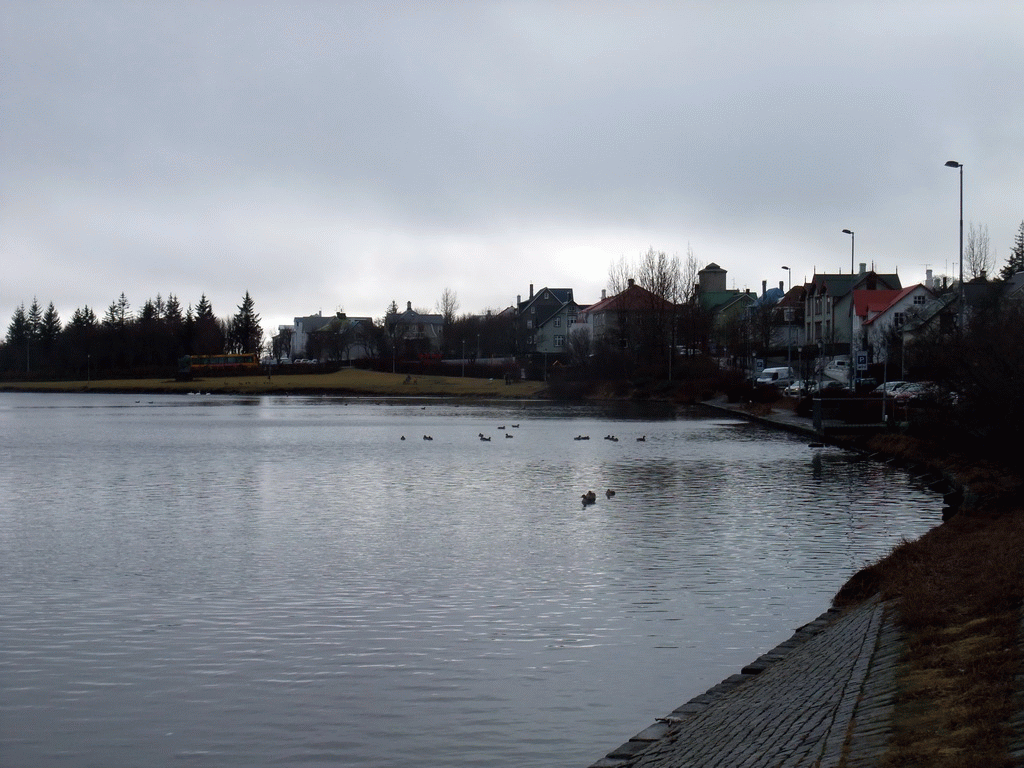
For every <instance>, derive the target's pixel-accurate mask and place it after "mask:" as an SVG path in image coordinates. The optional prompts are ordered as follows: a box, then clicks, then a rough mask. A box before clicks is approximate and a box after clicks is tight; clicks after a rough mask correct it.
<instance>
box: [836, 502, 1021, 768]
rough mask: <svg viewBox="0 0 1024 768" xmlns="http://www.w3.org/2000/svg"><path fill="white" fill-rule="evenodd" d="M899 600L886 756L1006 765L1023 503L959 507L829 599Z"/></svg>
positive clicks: (981, 766)
mask: <svg viewBox="0 0 1024 768" xmlns="http://www.w3.org/2000/svg"><path fill="white" fill-rule="evenodd" d="M876 590H877V591H880V592H881V594H882V595H883V597H885V598H887V599H894V600H896V601H897V607H898V612H899V620H900V623H901V625H902V627H903V628H904V630H905V632H906V636H907V652H906V657H905V660H904V664H903V671H902V674H901V678H900V694H899V698H898V702H897V710H896V716H895V723H894V725H895V737H894V744H893V747H892V749H891V750H890V752H889V754H888V755H887V757H886V761H885V765H886V766H929V767H930V768H947V767H948V768H954V766H955V767H956V768H974V767H975V766H976V767H977V768H994V767H995V768H999V767H1000V766H1010V765H1012V764H1013V763H1012V761H1011V760H1010V759H1009V758H1008V756H1007V746H1008V740H1009V735H1010V734H1009V728H1008V726H1007V721H1008V720H1009V718H1010V717H1011V716H1012V715H1013V714H1014V713H1015V712H1016V711H1017V709H1018V708H1019V703H1018V702H1017V700H1016V698H1015V679H1014V678H1015V675H1016V674H1017V673H1018V671H1019V670H1020V662H1021V653H1020V649H1019V648H1018V631H1019V627H1020V618H1021V613H1020V611H1021V604H1022V601H1024V512H1022V511H1018V512H1015V513H1013V514H1005V515H1000V516H994V517H992V516H989V517H986V516H982V515H979V514H975V515H972V516H967V515H957V516H955V517H953V518H952V519H951V520H950V521H949V522H947V523H944V524H943V525H941V526H939V527H938V528H935V529H933V530H932V531H930V532H928V533H927V534H925V535H924V536H922V537H921V538H920V539H918V540H917V541H913V542H904V543H902V544H900V545H899V546H897V547H896V548H895V549H894V550H893V551H892V553H891V554H890V555H889V556H888V557H887V558H885V559H883V560H882V561H880V562H878V563H876V564H875V565H873V566H870V567H869V568H867V569H865V570H864V571H862V572H861V573H859V574H857V575H856V576H855V577H854V578H853V579H851V580H850V582H848V584H847V585H846V586H845V587H844V588H843V590H841V591H840V594H839V595H838V596H837V602H838V603H840V604H842V603H844V602H852V601H855V600H857V599H859V598H860V597H863V596H865V595H867V594H870V593H873V592H875V591H876Z"/></svg>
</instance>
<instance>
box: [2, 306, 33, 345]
mask: <svg viewBox="0 0 1024 768" xmlns="http://www.w3.org/2000/svg"><path fill="white" fill-rule="evenodd" d="M29 336H30V331H29V323H28V315H27V314H26V313H25V305H24V304H19V305H18V307H17V309H15V310H14V314H13V315H12V316H11V324H10V325H8V326H7V339H6V340H7V343H8V344H9V345H11V346H12V347H22V346H24V345H25V344H26V343H27V342H28V340H29Z"/></svg>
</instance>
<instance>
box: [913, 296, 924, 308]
mask: <svg viewBox="0 0 1024 768" xmlns="http://www.w3.org/2000/svg"><path fill="white" fill-rule="evenodd" d="M922 304H924V294H918V295H917V296H915V297H914V306H921V305H922Z"/></svg>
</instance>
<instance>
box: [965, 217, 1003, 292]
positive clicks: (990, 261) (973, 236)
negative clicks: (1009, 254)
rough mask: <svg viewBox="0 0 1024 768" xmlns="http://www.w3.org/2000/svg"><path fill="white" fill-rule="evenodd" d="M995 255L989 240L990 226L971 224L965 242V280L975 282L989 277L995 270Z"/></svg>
mask: <svg viewBox="0 0 1024 768" xmlns="http://www.w3.org/2000/svg"><path fill="white" fill-rule="evenodd" d="M995 263H996V262H995V254H993V253H992V250H991V245H990V243H989V239H988V225H987V224H979V225H978V226H975V225H974V222H973V221H972V222H971V225H970V227H969V228H968V229H967V238H966V239H965V240H964V267H965V268H966V270H967V275H966V276H965V278H964V279H965V280H973V279H974V278H976V277H981V276H982V275H988V274H989V273H990V272H991V271H992V270H993V269H994V268H995Z"/></svg>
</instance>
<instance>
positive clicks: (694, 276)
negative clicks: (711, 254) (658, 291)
mask: <svg viewBox="0 0 1024 768" xmlns="http://www.w3.org/2000/svg"><path fill="white" fill-rule="evenodd" d="M698 280H700V264H698V263H697V255H696V254H695V253H694V252H693V248H692V247H690V245H689V243H687V245H686V260H685V261H684V262H683V263H682V264H681V265H680V268H679V302H680V303H681V304H688V303H689V302H691V301H694V300H695V299H696V298H697V281H698Z"/></svg>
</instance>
